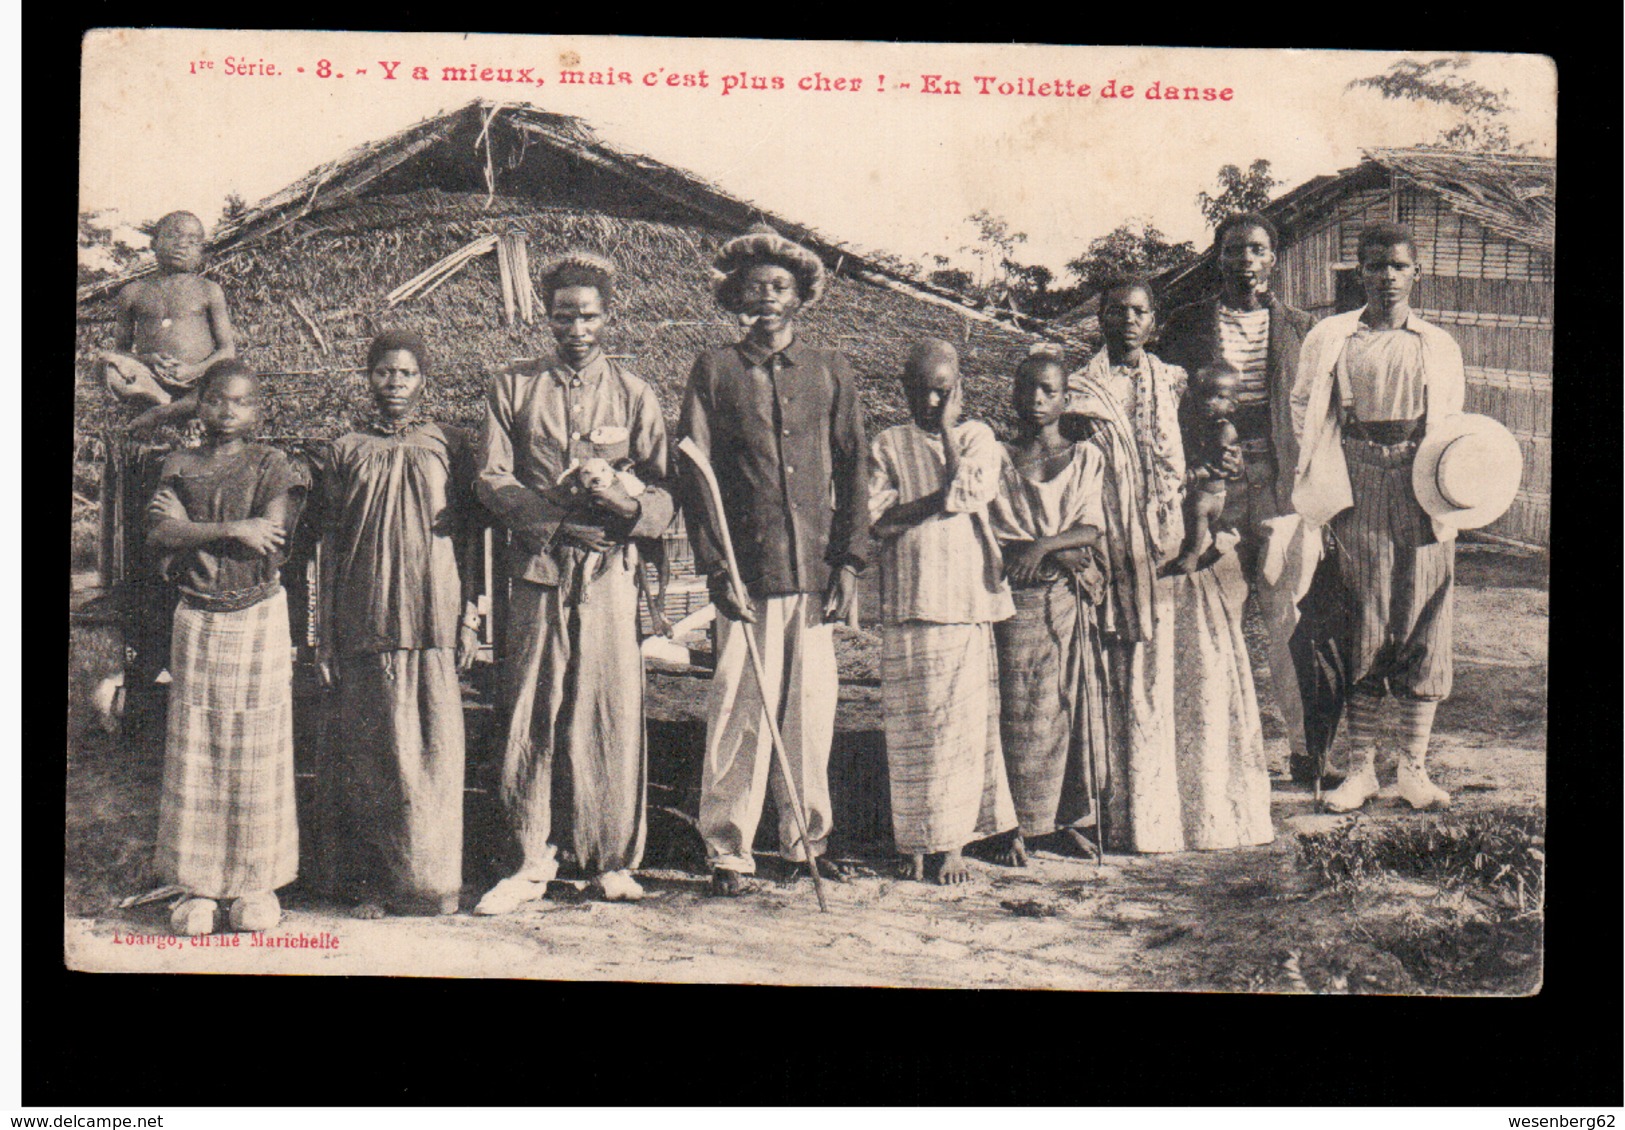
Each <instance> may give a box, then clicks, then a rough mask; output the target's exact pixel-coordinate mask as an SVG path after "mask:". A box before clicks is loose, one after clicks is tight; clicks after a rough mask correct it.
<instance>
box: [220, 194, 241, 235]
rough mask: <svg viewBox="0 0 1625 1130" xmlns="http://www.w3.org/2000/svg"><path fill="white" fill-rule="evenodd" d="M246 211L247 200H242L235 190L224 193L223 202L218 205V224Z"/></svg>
mask: <svg viewBox="0 0 1625 1130" xmlns="http://www.w3.org/2000/svg"><path fill="white" fill-rule="evenodd" d="M247 212H248V201H246V200H244V199H243V198H242V197H241V196H239V195H238V194H237V193H235V192H228V193H226V200H225V203H224V204H222V205H221V206H220V220H219V224H224V223H229V222H230V221H232V220H235V219H238V218H240V217H242V216H244V215H246V214H247ZM219 224H216V225H215V226H216V227H218V226H219Z"/></svg>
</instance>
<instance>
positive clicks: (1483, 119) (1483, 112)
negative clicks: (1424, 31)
mask: <svg viewBox="0 0 1625 1130" xmlns="http://www.w3.org/2000/svg"><path fill="white" fill-rule="evenodd" d="M1470 66H1472V57H1471V56H1468V55H1444V56H1440V57H1439V58H1437V59H1429V60H1427V61H1425V62H1424V61H1422V60H1420V59H1408V58H1407V59H1401V60H1399V61H1398V62H1397V63H1395V64H1393V65H1392V66H1391V67H1389V68H1388V69H1387V70H1386V71H1384V72H1383V73H1382V74H1380V75H1367V76H1366V77H1365V78H1357V79H1354V80H1353V81H1352V82H1350V83H1349V84H1348V88H1349V89H1350V90H1356V89H1360V88H1364V89H1367V90H1375V91H1376V92H1377V93H1378V94H1380V95H1382V96H1383V97H1384V98H1391V99H1394V100H1396V101H1406V102H1431V103H1433V104H1434V105H1437V106H1448V107H1450V108H1452V109H1454V110H1455V111H1456V112H1457V114H1458V115H1459V117H1458V119H1457V121H1456V123H1455V124H1454V125H1452V126H1450V127H1449V128H1447V129H1444V130H1441V131H1440V133H1439V136H1438V137H1436V138H1434V140H1433V141H1432V142H1429V143H1427V144H1426V145H1424V148H1429V149H1452V150H1456V151H1459V152H1474V153H1521V152H1523V151H1524V150H1525V149H1527V148H1529V145H1528V143H1527V142H1522V143H1519V144H1517V145H1514V144H1513V143H1512V137H1511V135H1510V134H1509V133H1508V132H1507V127H1506V124H1505V123H1504V122H1502V121H1500V120H1499V119H1500V117H1501V115H1503V114H1505V113H1506V112H1507V111H1508V110H1510V109H1511V108H1512V106H1511V103H1510V102H1509V101H1508V93H1507V91H1506V90H1492V89H1490V88H1489V87H1487V86H1485V85H1484V84H1483V83H1481V82H1478V81H1477V80H1476V79H1472V78H1468V77H1467V75H1466V74H1465V73H1464V72H1465V71H1466V70H1467V69H1468V68H1469V67H1470Z"/></svg>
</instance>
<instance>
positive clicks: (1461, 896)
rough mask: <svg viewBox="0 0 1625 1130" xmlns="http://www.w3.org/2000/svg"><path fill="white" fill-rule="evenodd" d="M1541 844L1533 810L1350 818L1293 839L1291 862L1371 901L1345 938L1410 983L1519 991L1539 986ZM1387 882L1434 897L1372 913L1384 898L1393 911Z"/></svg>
mask: <svg viewBox="0 0 1625 1130" xmlns="http://www.w3.org/2000/svg"><path fill="white" fill-rule="evenodd" d="M1545 846H1546V816H1545V813H1544V812H1542V811H1540V810H1538V809H1492V810H1489V811H1482V812H1472V813H1464V814H1459V815H1458V814H1446V815H1441V816H1437V817H1432V818H1427V819H1422V820H1404V821H1397V822H1383V823H1380V824H1379V823H1375V822H1372V821H1369V820H1363V819H1360V818H1358V817H1356V818H1354V819H1351V820H1350V821H1349V822H1348V823H1346V824H1342V825H1340V826H1338V827H1336V828H1334V829H1332V830H1331V831H1327V832H1318V833H1313V834H1310V835H1303V836H1299V837H1298V843H1297V862H1298V865H1299V866H1300V867H1302V868H1304V869H1305V870H1307V871H1309V872H1311V873H1313V874H1314V875H1315V877H1316V878H1317V879H1318V880H1319V881H1320V882H1321V883H1322V884H1324V885H1325V886H1326V887H1328V888H1330V889H1331V890H1334V891H1338V892H1341V893H1344V894H1347V895H1350V896H1354V895H1362V896H1365V895H1369V896H1371V897H1373V898H1376V899H1378V903H1377V904H1373V907H1368V908H1367V910H1366V911H1364V912H1362V914H1361V919H1362V920H1361V921H1360V922H1359V923H1358V924H1357V925H1356V927H1355V929H1354V931H1353V935H1352V937H1354V938H1357V939H1359V940H1360V941H1361V942H1362V943H1363V944H1366V945H1369V946H1370V947H1372V948H1373V949H1374V951H1378V952H1381V953H1383V954H1386V955H1390V956H1391V957H1392V958H1395V959H1397V960H1398V961H1399V963H1400V964H1402V965H1403V966H1404V969H1405V972H1406V974H1408V976H1409V978H1411V979H1414V982H1415V984H1416V987H1418V988H1421V989H1422V990H1423V991H1426V992H1438V993H1449V994H1480V993H1494V994H1502V995H1504V994H1526V993H1533V992H1536V991H1538V990H1539V987H1540V981H1541V965H1542V962H1541V957H1542V945H1543V937H1544V922H1543V914H1542V910H1543V907H1544V905H1545V895H1546V852H1545ZM1392 877H1399V878H1404V879H1411V880H1419V881H1422V882H1425V883H1428V884H1432V885H1434V886H1436V887H1437V888H1439V895H1440V897H1437V898H1431V899H1427V898H1418V899H1416V900H1415V901H1414V902H1407V903H1405V904H1401V905H1400V907H1399V909H1400V912H1399V913H1380V912H1379V913H1373V912H1372V911H1373V908H1374V907H1375V906H1376V905H1381V904H1382V903H1384V902H1387V903H1388V909H1390V910H1393V909H1395V906H1394V905H1393V904H1392V903H1391V901H1389V900H1385V899H1383V897H1382V895H1381V892H1382V889H1383V887H1384V885H1385V882H1386V881H1387V880H1389V879H1390V878H1392ZM1323 991H1324V990H1323ZM1390 991H1392V990H1391V989H1390Z"/></svg>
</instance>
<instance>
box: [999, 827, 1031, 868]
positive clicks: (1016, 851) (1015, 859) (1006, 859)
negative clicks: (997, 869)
mask: <svg viewBox="0 0 1625 1130" xmlns="http://www.w3.org/2000/svg"><path fill="white" fill-rule="evenodd" d="M993 862H995V863H997V864H999V865H1000V866H1003V867H1025V866H1027V841H1026V840H1024V839H1022V838H1021V833H1020V832H1019V831H1017V832H1008V833H1006V839H1005V841H1004V843H1003V844H1001V845H1000V846H999V847H997V848H995V849H994V851H993Z"/></svg>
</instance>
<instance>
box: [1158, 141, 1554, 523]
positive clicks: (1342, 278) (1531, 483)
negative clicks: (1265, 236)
mask: <svg viewBox="0 0 1625 1130" xmlns="http://www.w3.org/2000/svg"><path fill="white" fill-rule="evenodd" d="M1556 213H1557V169H1556V163H1555V162H1554V161H1553V160H1552V159H1551V158H1545V157H1524V156H1519V155H1517V154H1507V153H1495V154H1472V153H1452V152H1446V151H1443V150H1437V149H1373V150H1369V151H1367V152H1366V154H1365V160H1364V161H1362V162H1361V163H1360V164H1359V165H1358V166H1356V167H1355V168H1352V169H1345V170H1343V171H1342V172H1339V173H1337V174H1336V175H1335V176H1322V177H1317V178H1315V179H1314V180H1311V181H1309V182H1308V183H1307V184H1304V185H1302V186H1301V187H1299V188H1296V189H1294V190H1293V191H1291V192H1289V193H1287V194H1286V195H1284V196H1282V197H1281V198H1280V199H1278V200H1275V201H1273V202H1272V203H1271V204H1270V205H1269V206H1268V207H1267V208H1265V209H1264V214H1265V215H1267V216H1268V217H1269V218H1270V220H1271V221H1272V222H1273V223H1274V224H1275V225H1276V226H1277V227H1278V228H1279V229H1280V232H1281V247H1280V248H1279V249H1278V257H1277V261H1276V266H1275V278H1274V283H1273V287H1274V290H1275V292H1276V293H1277V294H1279V295H1280V296H1281V298H1282V299H1283V300H1285V301H1286V302H1288V303H1289V304H1291V305H1293V306H1297V307H1299V308H1301V309H1304V310H1307V311H1309V312H1310V313H1312V314H1315V315H1317V316H1319V317H1325V316H1326V315H1328V314H1336V313H1339V312H1341V311H1345V310H1354V309H1358V308H1359V307H1360V306H1361V305H1362V304H1363V303H1364V301H1365V299H1364V294H1363V292H1362V291H1361V288H1360V280H1359V272H1358V269H1357V268H1358V264H1357V263H1356V262H1355V247H1356V243H1357V241H1358V239H1359V234H1360V229H1361V228H1362V227H1363V226H1364V225H1366V224H1368V223H1373V222H1376V221H1379V220H1393V221H1398V222H1400V223H1403V224H1407V225H1409V226H1410V228H1411V229H1412V230H1413V231H1414V232H1415V233H1416V236H1417V239H1418V241H1419V242H1420V244H1421V247H1420V248H1419V252H1420V256H1421V262H1422V277H1421V279H1420V281H1419V282H1418V283H1417V285H1416V290H1415V292H1414V293H1413V294H1412V296H1411V302H1412V305H1413V306H1414V307H1415V308H1416V311H1417V313H1419V314H1420V315H1421V316H1422V317H1424V318H1426V319H1428V320H1429V321H1431V322H1433V323H1435V324H1437V325H1440V326H1443V327H1444V328H1445V329H1447V330H1449V331H1450V333H1451V335H1452V336H1454V337H1455V339H1456V341H1457V342H1459V343H1460V344H1461V351H1462V354H1463V358H1464V360H1465V361H1466V365H1467V404H1466V407H1467V410H1468V411H1469V412H1482V413H1484V414H1486V415H1489V416H1494V417H1496V418H1497V419H1499V420H1500V421H1501V422H1502V423H1504V424H1505V425H1506V426H1507V427H1508V428H1510V429H1511V430H1512V432H1513V433H1514V434H1515V435H1516V436H1517V437H1518V445H1519V446H1520V447H1521V448H1522V449H1523V459H1524V473H1523V475H1524V477H1523V486H1522V488H1521V489H1520V490H1519V491H1518V496H1517V499H1516V501H1514V502H1513V504H1512V507H1511V509H1510V510H1509V511H1508V512H1507V513H1506V515H1504V516H1503V517H1502V518H1501V519H1499V520H1498V521H1496V522H1495V523H1494V524H1492V525H1491V526H1489V527H1488V528H1487V530H1485V531H1482V535H1488V536H1490V537H1492V538H1496V539H1500V540H1507V541H1512V542H1516V543H1520V544H1524V545H1530V546H1538V547H1542V548H1545V547H1548V546H1550V544H1551V541H1550V537H1551V489H1552V487H1551V483H1552V479H1551V468H1552V309H1553V297H1552V287H1553V271H1552V253H1553V244H1554V229H1555V222H1556ZM1158 286H1159V288H1160V290H1161V293H1162V301H1163V304H1164V305H1165V306H1167V307H1174V306H1180V305H1183V304H1185V303H1187V302H1194V301H1197V300H1199V299H1201V298H1204V297H1208V296H1210V295H1211V294H1213V293H1214V292H1215V291H1216V289H1217V287H1218V279H1217V275H1216V273H1215V271H1214V262H1213V251H1212V250H1211V249H1210V250H1209V251H1208V252H1207V253H1206V254H1205V255H1203V256H1202V257H1201V258H1199V259H1198V260H1196V261H1195V262H1193V263H1190V264H1187V265H1186V266H1184V267H1180V268H1177V269H1175V270H1173V271H1169V272H1166V273H1165V274H1164V275H1163V276H1162V277H1161V278H1160V279H1159V280H1158Z"/></svg>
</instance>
